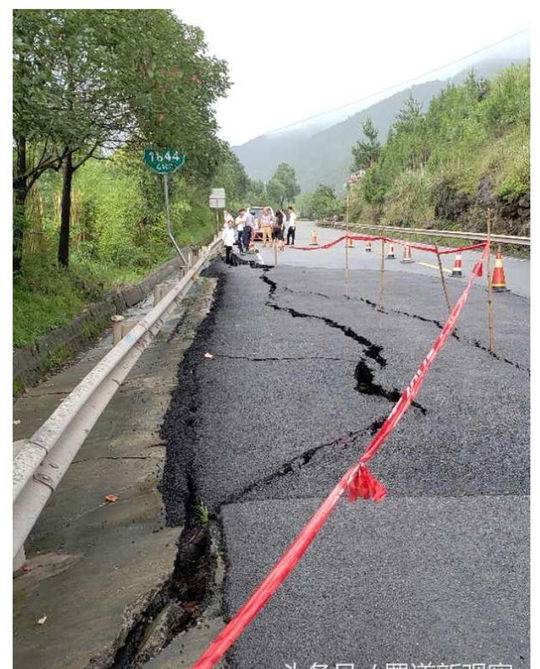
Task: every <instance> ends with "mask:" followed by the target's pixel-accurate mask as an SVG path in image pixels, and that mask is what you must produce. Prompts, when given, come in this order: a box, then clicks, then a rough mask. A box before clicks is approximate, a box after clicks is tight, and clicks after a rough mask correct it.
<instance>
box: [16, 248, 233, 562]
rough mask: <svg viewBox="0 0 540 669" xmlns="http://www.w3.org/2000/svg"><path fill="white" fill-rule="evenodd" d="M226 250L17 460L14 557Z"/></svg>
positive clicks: (149, 320)
mask: <svg viewBox="0 0 540 669" xmlns="http://www.w3.org/2000/svg"><path fill="white" fill-rule="evenodd" d="M220 246H221V239H220V238H216V239H214V241H213V242H212V243H211V244H210V246H208V247H207V249H206V250H205V251H203V253H202V254H201V255H200V257H199V259H198V260H197V262H196V263H195V265H193V267H192V268H191V269H189V270H188V271H187V272H186V274H185V275H184V276H183V277H182V278H181V279H180V281H179V282H178V283H177V284H176V285H175V286H174V287H173V288H172V289H171V290H170V291H169V292H168V293H167V294H166V295H165V296H164V297H163V299H161V300H160V302H158V304H156V306H155V307H154V308H153V309H152V310H151V311H150V312H148V313H147V314H146V316H145V317H144V318H142V319H141V320H140V321H139V322H138V323H137V324H136V325H135V326H134V327H133V328H132V329H131V330H130V331H129V332H128V334H126V336H125V337H124V338H123V339H121V340H120V342H119V343H118V344H116V345H115V346H114V347H113V348H112V349H111V351H110V352H109V353H108V354H107V355H106V356H105V357H104V358H102V359H101V360H100V362H98V364H97V365H96V366H95V367H94V368H93V369H92V371H90V372H89V374H87V376H85V377H84V379H83V380H82V381H81V382H80V383H79V384H78V385H77V386H76V387H75V388H74V389H73V391H72V392H71V393H70V394H69V395H68V396H67V397H66V398H65V399H64V401H63V402H62V403H61V404H60V406H59V407H58V408H57V409H56V411H55V412H54V413H53V414H52V415H51V416H50V417H49V418H48V419H47V420H46V421H45V423H43V425H42V426H41V427H40V428H39V429H38V430H37V431H36V432H35V433H34V434H33V435H32V436H31V437H30V439H28V440H25V441H23V442H22V443H20V442H19V443H18V444H17V446H16V448H14V458H13V556H14V557H15V556H16V555H17V554H18V553H19V551H20V549H22V548H23V545H24V542H25V540H26V538H27V537H28V535H29V533H30V531H31V530H32V528H33V526H34V524H35V522H36V520H37V519H38V518H39V515H40V513H41V511H42V510H43V507H44V506H45V504H46V503H47V501H48V499H49V498H50V496H51V495H52V494H53V492H54V491H55V489H56V488H57V486H58V484H59V483H60V481H61V480H62V477H63V476H64V474H65V473H66V471H67V470H68V467H69V465H70V464H71V462H72V460H73V458H74V457H75V455H76V454H77V452H78V451H79V449H80V447H81V446H82V444H83V442H84V440H85V439H86V437H87V436H88V434H89V433H90V430H91V429H92V427H93V426H94V424H95V423H96V421H97V419H98V418H99V416H100V415H101V413H102V412H103V410H104V409H105V407H106V406H107V404H108V403H109V401H110V400H111V398H112V396H113V395H114V394H115V392H116V391H117V390H118V388H119V387H120V385H121V383H122V382H123V381H124V379H125V378H126V376H127V375H128V373H129V371H130V370H131V368H132V367H133V365H134V364H135V363H136V361H137V360H138V358H139V357H140V356H141V354H142V353H143V351H144V350H145V348H146V347H147V346H148V345H149V344H150V342H151V341H152V340H153V339H154V337H155V336H156V334H157V333H158V332H159V330H160V329H161V326H162V325H163V322H164V320H165V318H166V316H167V315H168V313H169V312H170V311H171V310H172V308H174V306H175V304H178V303H179V302H181V300H182V299H183V297H184V296H185V294H186V292H187V291H188V289H189V288H190V286H191V283H192V281H193V279H194V278H195V277H196V276H197V275H198V273H199V272H200V271H201V269H202V268H203V266H204V264H205V263H206V262H207V261H208V260H210V259H211V258H212V257H213V256H214V254H215V253H216V252H217V251H218V250H219V248H220Z"/></svg>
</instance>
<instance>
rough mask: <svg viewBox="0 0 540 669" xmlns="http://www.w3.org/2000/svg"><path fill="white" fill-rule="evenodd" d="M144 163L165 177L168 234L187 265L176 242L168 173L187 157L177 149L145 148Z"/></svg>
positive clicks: (164, 189) (164, 191) (185, 264)
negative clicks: (172, 222) (172, 224)
mask: <svg viewBox="0 0 540 669" xmlns="http://www.w3.org/2000/svg"><path fill="white" fill-rule="evenodd" d="M143 160H144V164H145V165H146V166H147V167H149V168H150V169H151V170H152V172H155V173H156V174H161V176H162V177H163V196H164V199H165V221H166V223H167V234H168V235H169V239H170V240H171V242H172V244H173V246H174V248H175V249H176V252H177V253H178V255H179V256H180V258H182V262H183V263H184V266H187V261H186V259H185V258H184V254H183V253H182V251H181V250H180V247H179V246H178V244H177V243H176V239H175V238H174V235H173V232H172V226H171V213H170V209H169V179H168V175H169V174H172V173H173V172H176V170H177V169H178V168H179V167H182V165H183V164H184V163H185V162H186V157H185V155H184V154H183V153H180V152H179V151H177V150H176V149H162V150H161V151H154V149H145V150H144V157H143Z"/></svg>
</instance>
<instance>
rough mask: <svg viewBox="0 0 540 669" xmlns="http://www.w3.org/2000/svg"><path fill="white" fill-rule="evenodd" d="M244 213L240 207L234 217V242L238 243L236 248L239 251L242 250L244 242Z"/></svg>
mask: <svg viewBox="0 0 540 669" xmlns="http://www.w3.org/2000/svg"><path fill="white" fill-rule="evenodd" d="M245 213H246V210H245V209H240V211H239V212H238V216H237V217H236V220H235V223H236V243H237V244H238V250H239V251H240V253H243V251H244V244H243V242H242V239H243V236H244V214H245Z"/></svg>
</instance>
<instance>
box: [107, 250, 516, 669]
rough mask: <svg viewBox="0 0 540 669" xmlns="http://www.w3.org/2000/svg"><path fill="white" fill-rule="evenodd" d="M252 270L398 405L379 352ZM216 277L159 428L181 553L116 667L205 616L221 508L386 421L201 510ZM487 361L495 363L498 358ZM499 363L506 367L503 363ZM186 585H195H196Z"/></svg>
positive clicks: (264, 359)
mask: <svg viewBox="0 0 540 669" xmlns="http://www.w3.org/2000/svg"><path fill="white" fill-rule="evenodd" d="M250 265H251V266H252V267H253V268H254V269H256V270H259V271H260V270H261V269H262V270H263V273H262V275H261V276H260V278H261V279H262V281H263V282H264V283H265V284H266V285H267V286H268V295H267V298H266V299H265V301H264V305H265V306H266V307H268V308H270V309H272V310H273V311H275V312H278V313H285V314H288V315H289V316H290V317H291V318H292V319H305V320H307V321H310V320H311V321H314V322H321V323H323V324H324V325H326V326H327V327H328V328H330V329H332V330H334V331H338V332H340V333H341V334H343V336H345V337H346V338H348V339H350V340H352V341H354V342H355V344H357V345H358V346H359V347H360V348H361V350H362V355H361V357H360V359H359V360H358V361H357V362H356V365H355V367H354V373H353V378H352V379H351V380H350V383H352V384H354V385H353V387H354V389H355V390H356V391H357V392H358V393H360V394H362V395H366V396H373V397H376V398H380V399H382V400H384V401H385V402H388V403H391V404H394V403H395V402H396V401H397V400H398V399H399V396H400V394H401V392H400V390H398V389H397V388H385V387H384V386H383V385H382V384H381V383H380V382H378V381H377V379H376V369H377V368H378V369H384V368H385V367H386V366H387V364H388V363H387V360H386V358H385V357H384V355H383V353H384V349H383V346H381V345H379V344H377V343H375V342H373V341H371V340H369V339H368V338H367V337H365V336H364V335H363V334H360V333H358V332H357V331H355V330H354V329H353V328H351V327H350V326H348V325H344V324H342V323H339V322H338V321H336V320H333V319H331V318H329V317H327V316H323V315H320V314H316V313H307V312H304V311H300V310H298V309H296V308H294V307H290V306H283V305H281V304H279V303H278V302H277V301H276V293H277V291H278V290H281V287H280V286H278V284H277V282H276V281H274V280H273V279H272V278H270V276H268V275H269V272H270V271H271V269H270V268H268V267H261V266H260V265H259V266H257V264H256V263H250ZM217 275H218V282H217V287H216V291H215V298H214V302H213V305H212V307H211V309H210V311H209V313H208V314H207V316H206V318H205V319H204V321H203V323H202V324H201V326H200V328H199V330H198V332H197V336H196V338H195V340H194V341H193V343H192V345H191V347H190V348H189V350H188V351H187V353H186V355H185V356H184V359H183V360H182V362H181V363H180V365H179V368H178V386H177V388H176V389H175V391H174V393H173V395H172V398H171V403H170V406H169V409H168V411H167V414H166V417H165V420H164V423H163V425H162V429H161V438H162V439H163V440H164V442H165V443H166V444H167V456H166V465H165V471H164V474H163V481H162V484H161V486H160V491H161V493H162V497H163V501H164V504H165V510H166V520H167V523H168V524H169V525H180V524H184V530H183V531H182V534H181V536H180V539H179V551H178V558H177V561H176V564H175V570H174V574H173V576H172V577H171V581H170V582H169V583H168V584H166V586H165V587H164V589H163V591H162V592H160V593H158V594H157V595H156V597H155V600H154V601H152V602H151V604H150V605H149V607H148V609H147V611H146V613H145V615H143V616H142V617H141V619H140V620H139V621H138V623H137V625H136V626H134V628H133V630H132V631H131V632H130V635H129V636H128V639H127V641H126V643H125V644H124V647H123V650H121V652H120V654H119V656H118V657H117V663H116V664H115V665H114V666H115V667H118V668H120V667H122V668H126V669H127V668H128V667H130V668H131V667H138V666H140V663H141V659H145V660H146V659H147V658H148V657H150V656H152V654H157V653H158V652H159V651H160V650H161V648H163V647H165V646H166V645H167V644H168V643H169V642H170V641H171V640H172V639H173V638H174V637H175V636H176V635H177V634H178V633H179V632H180V631H182V630H184V629H186V628H187V627H189V626H192V625H194V624H195V623H196V621H197V619H198V617H199V616H200V615H201V613H202V612H203V611H204V608H205V606H206V603H207V602H208V601H210V600H211V599H212V597H213V594H212V588H215V587H216V586H215V581H214V574H213V570H214V569H215V555H214V554H213V552H212V548H211V542H210V537H211V536H212V534H214V536H218V537H221V532H220V529H219V528H220V526H221V514H222V507H225V506H229V505H234V504H238V503H241V502H244V501H248V500H249V499H250V494H252V493H254V492H256V491H259V490H261V489H265V488H266V487H267V486H271V484H272V483H273V482H274V481H276V480H278V479H284V478H286V477H288V476H291V475H295V474H297V473H298V472H299V471H300V470H302V469H304V468H306V467H310V465H312V463H314V462H315V460H316V458H317V457H318V454H320V453H323V452H330V453H335V452H336V450H337V449H341V450H343V449H347V450H351V451H353V450H355V449H358V447H359V446H360V445H361V444H362V443H365V441H367V440H368V437H369V435H373V434H375V433H376V431H377V430H378V429H379V427H380V426H381V425H382V423H383V421H384V420H385V418H386V414H384V415H381V416H379V417H378V418H377V419H376V420H372V421H371V422H370V424H368V425H366V426H364V427H362V428H359V429H357V430H349V431H347V432H346V433H344V434H341V435H340V436H338V437H336V438H333V439H330V440H325V441H324V442H323V443H320V444H317V445H315V446H313V445H310V446H308V447H307V448H306V449H304V450H303V451H302V452H301V453H300V454H298V455H295V456H293V457H291V458H288V459H286V460H284V461H282V462H281V463H280V464H279V465H278V466H276V467H273V469H272V471H271V472H269V473H266V474H264V475H262V476H259V477H256V478H254V479H253V480H251V481H250V482H249V483H248V484H247V485H244V486H242V487H241V488H239V489H238V490H235V491H232V492H230V493H229V494H227V495H225V496H223V497H221V498H220V499H219V501H217V502H216V503H214V504H213V505H211V506H210V508H207V507H206V501H205V500H204V498H203V494H202V493H201V490H200V489H199V487H198V485H199V484H198V479H197V476H196V474H195V471H194V460H195V454H196V449H197V445H198V439H199V435H198V433H197V422H198V420H199V408H200V399H201V397H200V393H201V392H202V390H201V385H200V379H199V367H200V365H202V364H206V363H205V362H204V361H205V353H206V352H207V351H208V349H209V341H210V337H211V336H212V334H213V332H214V329H215V324H216V315H217V313H218V312H219V310H220V308H221V306H222V301H223V299H224V293H225V287H226V281H227V278H226V274H225V273H224V272H223V271H222V270H221V271H220V270H219V269H218V271H217ZM282 290H283V291H284V292H287V293H292V294H294V293H296V292H300V291H295V290H293V289H291V288H289V287H288V286H285V287H283V289H282ZM311 294H313V295H314V296H317V297H322V298H327V299H331V298H330V296H328V295H325V294H324V293H311ZM360 300H361V301H362V302H364V303H365V304H367V305H368V306H370V307H372V308H376V306H377V305H375V304H374V303H373V302H370V301H369V300H367V299H366V298H360ZM384 313H385V314H387V315H390V314H391V313H395V314H396V315H402V316H406V317H409V318H415V319H417V320H420V321H423V322H426V323H430V324H434V325H436V326H437V327H438V328H439V329H440V328H441V327H442V324H441V323H440V322H439V321H436V320H432V319H428V318H425V317H422V316H419V315H414V314H410V313H407V312H404V311H399V310H390V311H385V312H384ZM453 336H454V337H455V338H456V339H457V340H458V341H461V339H460V337H459V336H458V335H456V334H455V333H454V335H453ZM462 343H469V342H462ZM474 346H475V347H477V348H481V346H480V345H477V343H474ZM212 357H214V358H217V359H220V358H222V359H230V360H241V361H245V362H247V363H251V362H252V363H255V364H256V363H276V364H280V363H284V362H292V361H295V362H296V361H298V362H303V361H317V360H327V361H345V362H352V360H351V359H350V358H348V357H339V356H335V357H334V356H323V355H321V356H317V355H310V356H302V355H290V356H288V355H283V356H278V355H268V356H265V355H249V354H234V353H229V352H227V351H223V350H219V349H214V350H213V351H212ZM493 357H495V358H496V359H499V358H497V356H493ZM504 362H509V361H507V360H504ZM509 364H512V365H513V366H515V367H517V368H518V369H520V367H519V366H518V365H517V364H514V363H511V362H509ZM344 382H346V381H344ZM413 407H414V409H416V410H417V411H418V412H419V413H420V414H421V415H422V416H425V415H426V413H427V410H426V408H425V407H423V406H422V405H421V404H419V403H416V402H414V403H413ZM355 455H358V453H356V452H355ZM201 510H202V516H205V515H206V518H205V519H204V520H201ZM216 528H217V529H216ZM194 533H195V534H194ZM193 536H198V537H199V542H200V543H198V544H197V546H199V547H198V548H196V549H193V550H192V549H190V543H191V541H192V538H193ZM214 550H215V551H217V552H218V553H219V554H220V555H221V557H222V558H223V559H224V560H225V562H226V556H225V557H223V554H224V551H225V547H224V546H223V545H222V544H221V543H220V542H219V539H218V543H217V545H215V548H214ZM190 551H191V552H190ZM182 574H184V575H187V577H188V580H187V581H182V580H181V578H182ZM190 575H191V576H190ZM191 579H194V582H193V581H192V580H191ZM186 605H187V614H186ZM171 607H172V611H173V613H171V614H170V618H168V619H167V620H168V621H167V623H166V624H165V625H162V628H161V643H160V644H156V645H155V646H154V647H153V646H152V645H151V644H150V645H149V644H148V643H147V639H148V635H149V628H150V627H151V626H152V625H154V623H153V621H154V620H155V619H156V618H159V617H160V616H163V612H164V611H168V610H169V609H170V608H171Z"/></svg>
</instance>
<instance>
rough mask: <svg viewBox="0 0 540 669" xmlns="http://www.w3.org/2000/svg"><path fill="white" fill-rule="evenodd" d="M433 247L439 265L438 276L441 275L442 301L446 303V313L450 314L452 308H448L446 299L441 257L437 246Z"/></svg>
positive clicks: (448, 302) (446, 291) (447, 298)
mask: <svg viewBox="0 0 540 669" xmlns="http://www.w3.org/2000/svg"><path fill="white" fill-rule="evenodd" d="M434 246H435V251H436V253H437V262H438V263H439V274H440V275H441V284H442V289H443V293H444V299H445V301H446V308H447V309H448V313H450V311H451V310H452V308H451V306H450V298H449V297H448V290H447V289H446V281H445V278H444V271H443V266H442V262H441V256H440V255H439V247H438V246H437V244H435V245H434Z"/></svg>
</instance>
